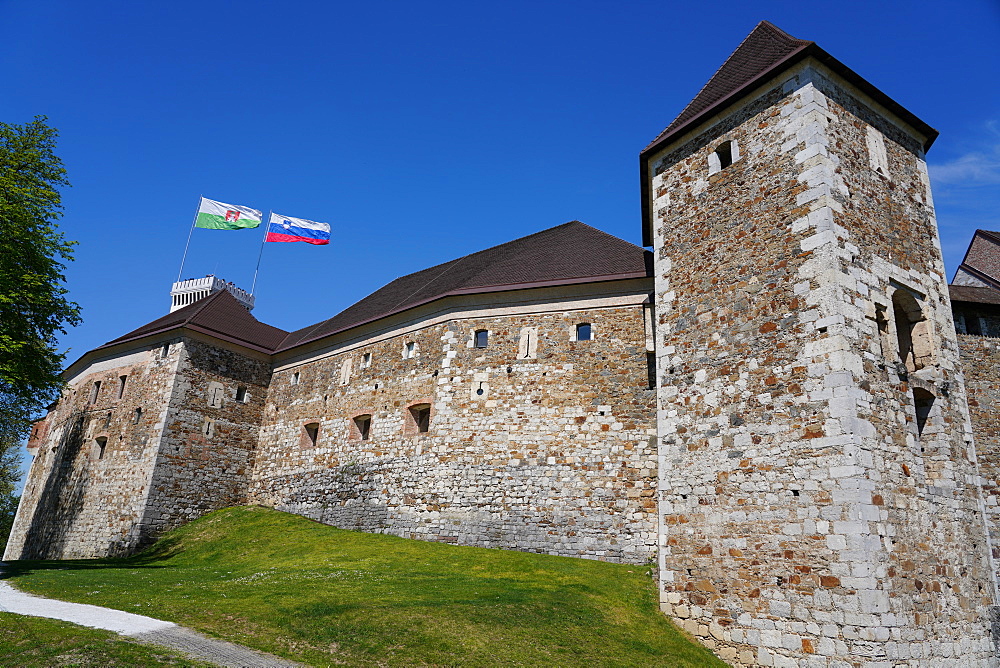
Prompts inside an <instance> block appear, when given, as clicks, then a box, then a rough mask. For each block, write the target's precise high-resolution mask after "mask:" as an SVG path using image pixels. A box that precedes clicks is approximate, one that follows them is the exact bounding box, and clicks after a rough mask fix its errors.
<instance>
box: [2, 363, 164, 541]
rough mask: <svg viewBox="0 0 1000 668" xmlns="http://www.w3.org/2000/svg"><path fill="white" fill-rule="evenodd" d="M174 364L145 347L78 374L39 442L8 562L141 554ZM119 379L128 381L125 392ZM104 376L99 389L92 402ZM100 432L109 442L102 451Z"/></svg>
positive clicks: (12, 538)
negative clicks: (139, 548) (142, 526)
mask: <svg viewBox="0 0 1000 668" xmlns="http://www.w3.org/2000/svg"><path fill="white" fill-rule="evenodd" d="M175 370H176V360H175V359H171V358H162V357H161V356H160V355H159V353H158V351H151V350H138V351H131V352H127V353H125V354H123V355H121V356H119V357H116V358H112V359H108V360H104V361H100V362H95V363H94V364H92V365H91V366H90V368H89V369H86V370H84V371H83V372H81V373H80V374H79V375H78V376H77V377H76V378H74V379H72V381H71V383H70V386H69V388H67V390H66V391H65V392H64V394H63V396H62V398H61V399H60V401H59V403H58V405H57V406H56V408H55V410H54V411H53V412H51V413H49V415H48V417H47V418H46V420H45V425H44V430H45V433H43V434H39V438H38V439H37V440H36V441H35V443H36V444H37V454H36V455H35V458H34V460H33V462H32V465H31V470H30V472H29V477H28V480H27V482H26V484H25V487H24V493H23V495H22V497H21V503H20V506H19V508H18V515H17V518H16V520H15V523H14V529H13V531H12V533H11V537H10V541H9V542H8V545H7V550H6V554H5V558H6V559H73V558H86V557H104V556H120V555H125V554H128V553H129V552H131V551H132V550H133V548H134V546H135V545H137V544H138V543H139V542H140V539H141V535H140V533H141V532H140V521H141V519H142V515H143V513H144V510H145V504H146V496H147V492H148V490H149V481H150V476H151V475H152V472H153V466H154V463H155V461H156V451H157V446H158V443H159V436H160V433H161V432H162V429H163V422H164V420H165V419H166V417H167V416H166V410H165V408H166V403H165V401H164V398H165V397H166V396H168V395H169V394H170V392H171V390H172V387H173V380H174V373H175ZM121 376H126V381H125V390H124V393H123V395H122V397H121V398H119V397H118V387H119V382H120V381H119V379H120V377H121ZM96 382H100V383H101V388H100V391H99V392H98V393H97V395H96V398H94V394H93V392H94V389H93V388H94V383H96ZM92 399H95V400H93V401H92ZM137 410H141V414H140V415H139V416H138V418H137V414H136V411H137ZM99 438H105V439H107V441H106V445H105V448H104V453H103V457H102V456H101V452H100V448H99V444H98V443H99V442H98V440H97V439H99Z"/></svg>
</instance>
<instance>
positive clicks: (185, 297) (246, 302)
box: [170, 275, 254, 313]
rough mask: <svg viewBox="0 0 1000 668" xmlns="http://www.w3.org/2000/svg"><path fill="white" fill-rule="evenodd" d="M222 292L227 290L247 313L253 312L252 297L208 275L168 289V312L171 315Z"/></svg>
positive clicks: (228, 283)
mask: <svg viewBox="0 0 1000 668" xmlns="http://www.w3.org/2000/svg"><path fill="white" fill-rule="evenodd" d="M223 290H227V291H228V292H229V294H231V295H232V296H233V297H236V300H237V301H238V302H239V303H240V304H242V305H243V306H245V307H246V309H247V310H248V311H252V310H253V302H254V297H253V295H252V294H250V293H249V292H247V291H246V290H244V289H242V288H239V287H237V286H236V284H235V283H230V282H229V281H226V280H223V279H221V278H219V277H218V276H212V275H209V276H206V277H205V278H189V279H186V280H183V281H177V282H176V283H174V285H173V287H172V288H171V289H170V312H171V313H173V312H174V311H176V310H177V309H179V308H184V307H185V306H187V305H188V304H193V303H195V302H196V301H198V300H200V299H204V298H205V297H208V296H209V295H214V294H215V293H216V292H221V291H223Z"/></svg>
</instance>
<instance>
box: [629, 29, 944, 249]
mask: <svg viewBox="0 0 1000 668" xmlns="http://www.w3.org/2000/svg"><path fill="white" fill-rule="evenodd" d="M809 57H812V58H815V59H816V60H818V61H820V62H821V63H823V64H824V65H826V66H827V67H828V68H830V69H831V70H832V71H834V72H836V73H837V74H838V75H840V76H841V77H842V78H843V79H845V80H846V81H848V82H849V83H851V84H852V85H854V86H856V87H857V88H858V89H860V90H861V91H862V92H864V93H865V94H866V95H868V96H869V97H871V98H872V99H873V100H875V101H876V102H878V103H879V104H880V105H882V106H883V107H885V108H886V109H887V110H888V111H890V112H891V113H893V114H894V115H896V116H897V117H898V118H900V119H901V120H902V121H904V122H905V123H907V124H908V125H910V126H911V127H912V128H913V129H914V130H916V131H917V132H918V133H920V134H921V135H923V137H924V142H923V145H924V150H927V149H928V148H930V146H931V144H932V143H934V140H935V139H937V136H938V132H937V130H935V129H934V128H932V127H930V126H929V125H927V124H926V123H924V122H923V121H922V120H920V119H919V118H917V117H916V116H915V115H914V114H913V113H911V112H909V111H907V110H906V109H905V108H904V107H903V106H902V105H901V104H899V103H898V102H896V101H895V100H893V99H892V98H891V97H889V96H888V95H886V94H885V93H883V92H882V91H881V90H879V89H878V88H876V87H875V86H874V85H872V84H871V83H870V82H868V81H867V80H865V79H864V78H862V77H861V76H860V75H858V74H857V73H856V72H854V70H852V69H850V68H849V67H847V66H846V65H844V64H843V63H842V62H840V61H839V60H837V59H836V58H834V57H833V56H831V55H830V54H829V53H827V52H826V51H824V50H823V49H821V48H820V47H819V45H817V44H816V42H811V41H809V40H804V39H798V38H796V37H792V36H791V35H789V34H788V33H786V32H785V31H784V30H781V29H780V28H778V27H777V26H775V25H774V24H772V23H770V22H769V21H761V22H760V23H758V24H757V26H756V27H755V28H754V29H753V30H752V31H751V32H750V34H749V35H747V36H746V38H745V39H744V40H743V41H742V42H741V43H740V45H739V46H738V47H737V48H736V50H735V51H733V53H732V54H731V55H730V56H729V58H727V59H726V61H725V62H724V63H723V64H722V66H721V67H720V68H719V69H718V70H717V71H716V72H715V74H714V75H712V78H711V79H709V80H708V83H707V84H705V86H704V87H702V89H701V90H700V91H699V92H698V94H697V95H696V96H695V97H694V99H693V100H691V102H690V103H688V105H687V106H686V107H684V109H683V110H682V111H681V113H680V114H678V116H677V118H675V119H674V120H673V121H672V122H671V123H670V125H668V126H667V127H666V129H664V130H663V132H661V133H660V134H659V135H658V136H657V137H656V139H654V140H653V141H652V142H650V144H649V145H648V146H646V148H644V149H643V150H642V152H641V153H640V154H639V170H640V173H641V174H640V179H641V181H642V218H643V244H645V245H647V246H649V245H652V234H651V230H650V229H649V226H650V217H649V211H650V210H649V194H648V192H647V188H646V182H647V180H648V165H647V161H648V158H649V156H650V155H651V154H652V153H653V152H654V151H657V150H659V149H660V148H662V147H663V146H665V145H667V144H669V143H670V142H671V141H673V140H676V139H677V138H679V137H681V136H682V135H683V134H684V133H685V132H686V131H687V130H691V129H693V128H695V127H696V126H697V125H698V124H699V123H701V122H702V121H704V120H706V119H708V118H710V117H712V116H714V115H715V114H718V113H720V112H722V111H724V110H725V109H726V108H727V107H729V106H731V105H732V104H734V103H736V102H738V101H739V100H740V99H741V98H743V97H744V96H746V95H748V94H749V93H751V92H752V91H753V90H754V89H755V88H757V87H758V86H760V85H762V84H764V83H766V82H767V81H768V80H769V79H772V78H774V77H776V76H777V75H778V74H780V73H781V72H783V71H784V70H787V69H788V68H790V67H792V66H793V65H795V64H796V63H798V62H800V61H802V60H805V59H806V58H809Z"/></svg>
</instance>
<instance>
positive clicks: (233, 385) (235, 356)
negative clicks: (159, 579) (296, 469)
mask: <svg viewBox="0 0 1000 668" xmlns="http://www.w3.org/2000/svg"><path fill="white" fill-rule="evenodd" d="M170 354H171V355H173V356H176V357H177V372H176V377H175V381H174V385H173V389H172V392H171V393H170V396H169V399H168V402H167V405H168V409H167V410H168V414H169V417H168V419H167V421H166V424H165V427H164V430H163V435H162V438H161V441H160V446H159V454H158V457H157V461H156V466H155V471H154V473H153V476H152V479H151V481H150V491H149V498H148V501H147V504H146V510H145V513H144V515H143V518H142V524H143V530H144V532H145V533H146V534H148V535H149V536H156V535H159V534H160V533H162V532H164V531H167V530H169V529H172V528H174V527H176V526H180V525H181V524H183V523H185V522H189V521H191V520H193V519H195V518H197V517H200V516H201V515H203V514H205V513H207V512H209V511H211V510H217V509H219V508H226V507H228V506H234V505H240V504H245V503H246V501H247V484H248V481H249V477H250V467H251V465H252V461H253V451H254V449H255V448H256V446H257V436H258V432H259V430H260V424H261V416H262V414H263V412H264V406H265V402H266V400H267V387H268V383H269V382H270V376H271V364H270V360H269V359H268V358H267V357H266V356H264V355H252V354H251V353H249V352H245V353H243V354H241V353H238V352H234V351H231V350H227V349H225V348H221V347H219V346H218V345H212V344H211V343H208V342H206V341H200V340H197V339H193V338H190V337H184V338H182V339H179V340H177V341H175V342H174V343H173V344H172V345H171V353H170Z"/></svg>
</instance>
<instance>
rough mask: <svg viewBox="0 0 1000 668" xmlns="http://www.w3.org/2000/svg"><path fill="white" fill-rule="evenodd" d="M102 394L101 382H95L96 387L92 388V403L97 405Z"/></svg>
mask: <svg viewBox="0 0 1000 668" xmlns="http://www.w3.org/2000/svg"><path fill="white" fill-rule="evenodd" d="M100 393H101V381H99V380H95V381H94V385H93V386H92V387H91V388H90V403H92V404H96V403H97V396H98V395H99V394H100Z"/></svg>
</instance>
